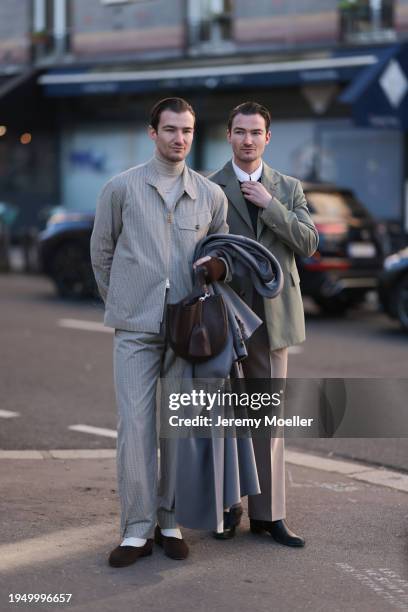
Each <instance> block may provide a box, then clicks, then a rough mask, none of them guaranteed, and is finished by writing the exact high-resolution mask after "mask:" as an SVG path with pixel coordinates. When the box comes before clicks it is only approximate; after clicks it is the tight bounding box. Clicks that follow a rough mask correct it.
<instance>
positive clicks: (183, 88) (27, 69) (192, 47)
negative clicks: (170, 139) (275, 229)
mask: <svg viewBox="0 0 408 612" xmlns="http://www.w3.org/2000/svg"><path fill="white" fill-rule="evenodd" d="M406 41H407V42H408V0H340V1H337V0H307V1H306V0H299V1H298V2H296V3H295V2H284V1H283V0H257V2H256V3H248V2H246V1H244V0H144V1H141V0H129V1H124V0H123V1H122V0H120V1H118V0H19V2H18V3H16V2H14V1H13V0H3V2H2V3H1V5H0V134H2V135H1V136H0V199H1V200H6V201H7V200H8V201H12V202H14V203H16V204H17V205H18V206H19V208H20V211H21V214H20V224H21V225H26V224H28V225H30V224H38V223H40V222H41V211H43V210H44V209H46V208H47V207H49V206H55V205H62V206H64V207H66V208H69V209H76V210H78V209H79V210H90V209H93V208H94V206H95V201H96V197H97V194H98V192H99V190H100V188H101V186H102V185H103V183H104V182H105V181H106V180H107V179H108V178H110V177H111V176H112V175H113V174H115V173H117V172H120V171H122V170H124V169H126V168H128V167H130V166H132V165H135V164H138V163H141V162H143V161H145V160H146V159H148V157H149V156H150V155H151V152H152V143H151V141H150V140H149V138H148V137H147V134H146V122H147V117H148V112H149V108H150V107H151V105H152V104H153V103H154V102H155V101H156V100H157V99H159V98H160V97H164V96H168V95H183V96H184V97H186V98H188V99H189V100H190V101H191V102H192V104H193V105H194V107H195V108H196V111H197V115H198V118H199V121H198V125H197V134H196V138H195V145H194V148H193V150H192V153H191V155H190V163H191V165H192V166H193V167H195V168H197V169H199V170H202V171H204V172H209V171H211V170H214V169H215V168H217V167H219V166H220V165H222V164H223V163H225V161H226V160H227V159H228V158H229V156H230V149H229V146H228V144H227V142H226V138H225V134H226V129H225V128H226V119H227V116H228V111H229V109H230V108H232V107H233V106H235V105H236V104H239V103H240V102H242V101H245V100H247V99H255V100H257V101H259V102H262V103H264V104H266V105H267V106H268V107H269V109H270V110H271V114H272V117H273V121H272V140H271V143H270V145H269V146H268V148H267V153H266V160H267V162H268V163H270V164H271V165H272V166H273V167H275V168H277V169H278V170H280V171H282V172H284V173H288V174H292V175H295V176H297V177H299V178H301V179H310V178H313V179H315V180H321V181H327V182H330V183H335V184H337V185H339V186H342V187H349V188H351V189H353V190H354V191H355V192H356V194H357V195H358V196H359V198H360V199H361V200H362V201H363V203H364V204H365V205H366V206H367V208H368V209H369V210H371V212H372V213H373V214H374V215H375V216H376V217H377V218H379V219H382V220H384V221H385V222H387V223H390V224H392V225H393V227H395V228H397V227H399V228H401V229H402V230H403V231H407V224H408V221H407V219H408V214H407V204H406V192H408V190H407V189H406V185H407V184H408V183H407V178H408V173H407V164H406V161H405V160H406V157H407V156H406V150H407V137H406V131H407V129H408V106H406V104H408V103H407V99H406V98H407V96H406V93H407V91H408V77H407V74H408V58H406V52H405V46H406Z"/></svg>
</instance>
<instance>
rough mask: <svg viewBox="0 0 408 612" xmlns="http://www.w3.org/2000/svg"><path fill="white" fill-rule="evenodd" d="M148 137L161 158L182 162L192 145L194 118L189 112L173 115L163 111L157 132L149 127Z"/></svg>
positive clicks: (168, 111)
mask: <svg viewBox="0 0 408 612" xmlns="http://www.w3.org/2000/svg"><path fill="white" fill-rule="evenodd" d="M149 135H150V138H152V140H154V142H155V143H156V147H157V150H158V151H159V153H160V154H161V155H162V157H164V158H165V159H167V160H168V161H171V162H179V161H183V159H185V158H186V157H187V155H188V154H189V153H190V149H191V145H192V143H193V136H194V117H193V115H192V114H191V113H190V112H189V111H184V112H183V113H174V112H173V111H171V110H164V111H163V112H162V113H161V115H160V121H159V125H158V126H157V130H154V129H153V128H152V127H151V126H150V127H149Z"/></svg>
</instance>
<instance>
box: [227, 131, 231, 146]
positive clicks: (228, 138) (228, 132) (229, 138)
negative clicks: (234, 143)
mask: <svg viewBox="0 0 408 612" xmlns="http://www.w3.org/2000/svg"><path fill="white" fill-rule="evenodd" d="M227 140H228V142H229V143H231V132H230V130H227Z"/></svg>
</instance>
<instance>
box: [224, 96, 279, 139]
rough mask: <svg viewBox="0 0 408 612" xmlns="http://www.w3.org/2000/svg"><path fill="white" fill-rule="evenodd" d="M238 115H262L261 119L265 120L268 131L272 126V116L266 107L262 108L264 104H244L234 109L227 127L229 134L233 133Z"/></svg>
mask: <svg viewBox="0 0 408 612" xmlns="http://www.w3.org/2000/svg"><path fill="white" fill-rule="evenodd" d="M237 115H261V117H263V118H264V119H265V128H266V131H268V130H269V127H270V125H271V115H270V112H269V111H268V109H267V108H266V106H262V104H258V102H243V103H242V104H239V105H238V106H236V107H235V108H233V109H232V111H231V112H230V114H229V117H228V126H227V129H228V131H229V132H231V128H232V122H233V121H234V119H235V117H236V116H237Z"/></svg>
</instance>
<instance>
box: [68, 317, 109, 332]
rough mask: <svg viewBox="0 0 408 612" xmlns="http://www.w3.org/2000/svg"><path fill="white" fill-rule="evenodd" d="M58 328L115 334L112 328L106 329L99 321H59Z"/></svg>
mask: <svg viewBox="0 0 408 612" xmlns="http://www.w3.org/2000/svg"><path fill="white" fill-rule="evenodd" d="M58 326H59V327H65V328H68V329H79V330H81V331H93V332H103V333H106V334H113V331H114V330H113V329H112V328H111V327H105V326H104V324H103V323H99V322H98V321H83V320H81V319H59V320H58Z"/></svg>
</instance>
